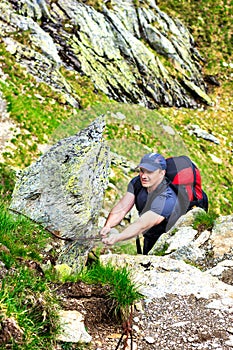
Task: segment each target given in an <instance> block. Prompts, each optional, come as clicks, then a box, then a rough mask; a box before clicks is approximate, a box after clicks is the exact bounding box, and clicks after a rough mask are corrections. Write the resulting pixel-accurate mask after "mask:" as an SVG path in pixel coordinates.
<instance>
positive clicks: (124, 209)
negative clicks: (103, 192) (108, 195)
mask: <svg viewBox="0 0 233 350" xmlns="http://www.w3.org/2000/svg"><path fill="white" fill-rule="evenodd" d="M134 202H135V196H134V194H133V193H130V192H127V193H126V194H125V195H124V197H122V198H121V200H120V201H119V202H118V203H117V204H116V205H115V206H114V207H113V209H112V210H111V212H110V213H109V215H108V218H107V220H106V222H105V225H104V227H103V228H102V230H101V232H100V234H101V236H106V235H107V234H108V233H109V231H110V230H111V228H112V227H114V226H116V225H118V224H119V223H120V222H121V220H122V219H123V218H124V217H125V215H126V214H127V213H128V212H129V211H130V210H131V209H132V207H133V205H134Z"/></svg>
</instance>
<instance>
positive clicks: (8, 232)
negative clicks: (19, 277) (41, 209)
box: [0, 204, 50, 268]
mask: <svg viewBox="0 0 233 350" xmlns="http://www.w3.org/2000/svg"><path fill="white" fill-rule="evenodd" d="M49 237H50V235H49V233H48V232H46V231H45V230H43V229H42V228H41V227H40V226H38V225H36V224H34V223H33V222H32V221H31V220H29V219H28V218H26V217H24V216H22V215H14V214H12V213H10V212H9V211H8V210H7V209H6V208H5V206H4V205H3V204H2V205H0V242H1V247H4V249H1V250H0V259H1V260H2V261H3V262H4V263H5V265H6V266H7V267H8V268H9V267H11V265H13V264H14V263H15V261H16V259H18V258H23V259H33V260H36V261H40V260H41V256H40V250H41V249H42V247H44V246H45V245H46V244H47V242H48V240H49Z"/></svg>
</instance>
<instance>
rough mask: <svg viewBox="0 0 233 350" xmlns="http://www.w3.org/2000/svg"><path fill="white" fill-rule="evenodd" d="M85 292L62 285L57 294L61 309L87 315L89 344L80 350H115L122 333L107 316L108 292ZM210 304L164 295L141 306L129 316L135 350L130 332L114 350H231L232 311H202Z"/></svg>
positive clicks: (94, 288)
mask: <svg viewBox="0 0 233 350" xmlns="http://www.w3.org/2000/svg"><path fill="white" fill-rule="evenodd" d="M87 288H88V292H87V291H85V290H86V286H85V284H83V283H82V284H81V285H80V284H72V285H71V284H66V285H63V286H61V287H60V289H59V288H58V289H57V292H58V294H60V295H61V296H62V298H63V305H64V307H65V308H67V309H75V310H78V311H80V312H84V314H85V325H86V327H87V331H88V333H89V334H90V335H91V336H92V343H91V344H90V345H84V348H83V349H91V350H115V349H117V345H118V342H119V340H120V337H121V335H122V332H123V328H122V324H121V323H120V322H119V321H117V320H116V319H115V318H114V316H113V315H111V313H109V305H108V299H107V297H106V295H105V292H106V291H104V290H103V289H102V288H101V287H100V286H99V287H97V286H92V287H91V286H88V287H87ZM83 293H85V297H84V295H83ZM81 294H82V295H83V296H81ZM209 303H210V300H206V299H197V298H196V297H195V296H194V295H191V296H177V295H166V297H163V298H158V299H153V300H143V301H141V302H140V303H139V304H137V305H136V307H135V309H134V311H133V313H132V323H131V325H132V336H133V346H132V347H131V340H130V332H129V333H128V342H127V343H126V342H124V341H123V340H125V338H126V337H124V338H123V340H122V341H121V342H120V344H119V347H118V349H127V350H152V349H153V350H189V349H190V350H191V349H198V350H204V349H209V350H213V349H216V350H230V349H233V339H232V338H233V323H232V321H233V310H231V311H232V312H229V311H225V312H224V311H219V310H214V309H210V308H207V307H206V306H207V304H209ZM84 310H85V311H84ZM228 342H229V343H228ZM74 349H76V348H75V347H74Z"/></svg>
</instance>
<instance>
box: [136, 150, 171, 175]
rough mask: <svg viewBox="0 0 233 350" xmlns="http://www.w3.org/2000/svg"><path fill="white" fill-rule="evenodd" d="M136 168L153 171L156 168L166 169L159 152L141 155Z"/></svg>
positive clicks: (163, 159) (164, 160) (164, 161)
mask: <svg viewBox="0 0 233 350" xmlns="http://www.w3.org/2000/svg"><path fill="white" fill-rule="evenodd" d="M138 168H144V169H146V170H149V171H155V170H157V169H162V170H166V168H167V163H166V159H165V158H164V157H163V156H162V155H161V154H158V153H148V154H145V155H144V156H143V157H142V159H141V161H140V164H139V165H138Z"/></svg>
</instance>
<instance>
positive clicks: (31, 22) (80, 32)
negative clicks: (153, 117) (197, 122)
mask: <svg viewBox="0 0 233 350" xmlns="http://www.w3.org/2000/svg"><path fill="white" fill-rule="evenodd" d="M16 33H17V34H18V33H21V36H25V38H26V40H25V41H26V44H25V43H24V41H23V40H19V35H18V36H17V35H16ZM0 35H1V37H2V39H3V40H4V42H5V44H6V47H7V49H8V51H9V52H10V53H11V54H12V55H14V56H15V58H16V60H17V61H18V62H19V63H20V64H22V65H23V66H25V67H26V69H27V70H28V72H29V73H31V74H33V75H34V76H35V77H36V78H37V79H38V80H39V81H43V82H45V83H47V84H49V85H50V86H52V87H53V88H54V89H57V90H59V91H60V92H62V93H63V94H64V96H65V98H66V100H67V101H68V102H69V103H71V104H72V105H74V106H76V107H78V106H79V101H80V99H79V94H78V92H77V91H74V90H73V89H72V88H71V86H70V84H69V82H68V81H67V80H66V78H65V76H64V75H63V74H62V70H61V69H60V68H61V67H65V68H67V69H69V70H72V71H74V72H76V73H77V74H78V75H80V76H83V75H85V76H86V77H88V78H89V79H90V80H91V81H92V82H93V84H94V87H95V89H96V90H98V91H101V92H103V93H104V94H106V95H107V96H109V97H110V98H112V99H115V100H117V101H119V102H124V103H136V104H140V105H143V106H146V107H149V108H156V107H157V106H161V105H164V106H177V107H181V106H184V107H197V106H198V105H199V104H200V103H205V104H211V100H210V98H209V97H208V95H207V88H206V85H205V82H204V79H203V76H202V66H203V62H204V60H203V58H202V57H201V56H200V54H199V53H198V51H197V49H196V47H195V42H194V39H193V37H192V35H191V34H190V33H189V31H188V29H187V28H186V27H185V26H184V25H183V24H182V23H181V22H180V21H179V20H178V19H172V18H170V17H169V16H168V15H167V14H166V13H164V12H162V11H161V10H160V9H159V7H158V6H157V5H156V2H155V1H151V0H150V1H145V2H143V5H142V6H139V5H136V2H134V1H132V0H127V1H111V5H109V4H108V3H106V2H103V3H102V4H101V3H100V2H98V9H95V8H94V7H91V6H89V5H87V4H86V2H85V3H84V2H81V1H77V0H67V1H62V0H57V1H52V0H48V1H44V0H43V1H33V2H32V1H28V0H27V1H23V0H19V1H17V2H16V1H14V0H10V1H6V0H2V1H1V4H0Z"/></svg>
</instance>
